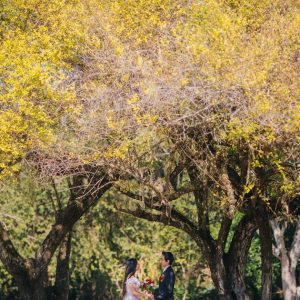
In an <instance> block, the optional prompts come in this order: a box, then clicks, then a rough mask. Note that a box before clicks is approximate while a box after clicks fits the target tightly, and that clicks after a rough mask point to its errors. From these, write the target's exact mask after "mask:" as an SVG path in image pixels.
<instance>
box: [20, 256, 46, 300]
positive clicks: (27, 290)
mask: <svg viewBox="0 0 300 300" xmlns="http://www.w3.org/2000/svg"><path fill="white" fill-rule="evenodd" d="M33 264H34V262H33V261H32V260H31V261H30V262H28V265H29V266H28V270H27V272H24V273H23V276H15V277H14V278H15V280H16V283H17V286H18V290H19V295H20V298H21V299H22V300H47V294H46V288H47V287H48V272H47V271H44V272H43V273H41V275H40V277H38V278H34V275H35V267H34V265H33Z"/></svg>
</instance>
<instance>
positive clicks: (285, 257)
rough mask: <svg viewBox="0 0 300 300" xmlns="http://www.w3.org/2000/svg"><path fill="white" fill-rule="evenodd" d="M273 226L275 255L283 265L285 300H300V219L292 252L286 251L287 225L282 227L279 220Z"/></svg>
mask: <svg viewBox="0 0 300 300" xmlns="http://www.w3.org/2000/svg"><path fill="white" fill-rule="evenodd" d="M270 223H271V226H272V229H273V234H274V238H275V242H276V247H275V246H274V255H275V256H276V257H277V258H278V259H279V260H280V263H281V279H282V289H283V295H284V299H285V300H299V298H300V289H299V287H298V288H297V282H296V267H297V262H298V259H299V257H300V218H298V222H297V226H296V230H295V234H294V239H293V243H292V246H291V249H290V251H288V250H287V249H286V246H285V241H284V232H285V230H286V223H285V222H284V223H283V225H282V226H280V224H279V222H278V221H277V220H272V221H271V222H270Z"/></svg>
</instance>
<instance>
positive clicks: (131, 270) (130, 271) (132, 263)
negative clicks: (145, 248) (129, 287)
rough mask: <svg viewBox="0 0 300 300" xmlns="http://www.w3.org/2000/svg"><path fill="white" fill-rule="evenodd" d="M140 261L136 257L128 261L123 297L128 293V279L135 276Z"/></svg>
mask: <svg viewBox="0 0 300 300" xmlns="http://www.w3.org/2000/svg"><path fill="white" fill-rule="evenodd" d="M137 264H138V261H137V259H136V258H130V259H127V261H126V270H125V277H124V282H123V293H122V295H123V297H124V296H125V294H126V280H127V279H128V278H129V277H131V276H133V275H134V274H135V272H136V267H137Z"/></svg>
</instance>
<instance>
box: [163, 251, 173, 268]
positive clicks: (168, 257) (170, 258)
mask: <svg viewBox="0 0 300 300" xmlns="http://www.w3.org/2000/svg"><path fill="white" fill-rule="evenodd" d="M162 255H163V257H164V258H165V260H167V261H169V264H170V265H172V263H173V262H174V260H175V259H174V256H173V254H172V253H171V252H167V251H163V252H162Z"/></svg>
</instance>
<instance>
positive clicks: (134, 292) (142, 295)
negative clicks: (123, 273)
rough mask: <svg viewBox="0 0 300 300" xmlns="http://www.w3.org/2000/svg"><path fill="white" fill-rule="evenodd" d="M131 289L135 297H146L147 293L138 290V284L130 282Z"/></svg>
mask: <svg viewBox="0 0 300 300" xmlns="http://www.w3.org/2000/svg"><path fill="white" fill-rule="evenodd" d="M129 289H130V292H131V294H132V295H133V296H135V297H138V298H139V299H141V298H145V297H146V295H145V294H144V293H141V292H139V291H138V290H137V285H136V284H134V283H131V284H129Z"/></svg>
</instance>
